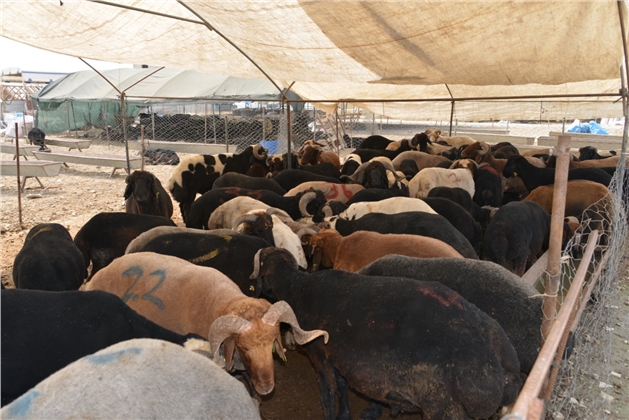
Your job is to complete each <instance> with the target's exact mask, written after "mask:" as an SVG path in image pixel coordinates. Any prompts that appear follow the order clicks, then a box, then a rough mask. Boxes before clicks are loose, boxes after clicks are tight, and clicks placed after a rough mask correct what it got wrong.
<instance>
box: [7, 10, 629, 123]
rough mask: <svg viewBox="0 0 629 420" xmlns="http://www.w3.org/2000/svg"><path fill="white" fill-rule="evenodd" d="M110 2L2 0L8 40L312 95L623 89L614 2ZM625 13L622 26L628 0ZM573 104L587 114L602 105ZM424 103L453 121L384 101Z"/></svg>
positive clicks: (503, 114) (508, 112) (614, 109)
mask: <svg viewBox="0 0 629 420" xmlns="http://www.w3.org/2000/svg"><path fill="white" fill-rule="evenodd" d="M110 3H114V4H117V5H120V6H125V7H129V8H123V7H117V6H112V5H110V4H103V3H99V2H97V1H85V0H82V1H81V0H79V1H70V0H66V1H63V2H51V1H43V0H38V1H29V2H28V7H26V6H25V4H24V3H23V2H2V3H1V7H2V10H1V13H2V16H3V18H2V35H3V36H5V37H7V38H11V39H14V40H17V41H20V42H24V43H26V44H29V45H33V46H36V47H39V48H44V49H47V50H51V51H54V52H59V53H63V54H69V55H73V56H77V57H84V58H91V59H97V60H105V61H114V62H122V63H142V64H149V65H155V66H166V67H170V68H182V69H193V70H197V71H201V72H208V73H220V74H229V75H232V76H237V77H252V78H263V77H264V76H265V75H266V76H268V77H269V78H270V79H271V80H273V82H274V83H275V84H277V85H278V86H279V87H280V88H282V87H287V86H289V85H290V84H291V83H293V82H296V83H295V85H294V86H293V88H292V89H291V90H292V91H294V92H296V93H297V94H299V95H300V96H301V97H302V98H305V99H309V100H313V101H316V100H329V101H338V100H341V99H366V98H368V99H380V100H385V101H387V100H394V99H442V100H445V99H448V98H450V97H454V98H457V99H464V98H475V97H495V96H498V97H505V96H511V95H512V94H514V93H516V92H519V93H523V94H527V95H531V94H532V93H530V92H536V93H535V94H537V93H539V92H541V94H543V95H545V94H548V92H554V91H559V92H569V93H573V92H575V91H573V89H577V90H576V91H579V92H581V91H585V92H587V94H599V95H600V94H607V93H617V92H618V90H619V89H620V86H621V84H620V79H619V78H620V66H621V62H622V60H623V47H622V35H621V30H620V18H619V10H618V9H619V7H618V4H617V2H616V1H613V0H599V1H569V0H563V1H560V0H555V1H509V2H506V1H491V0H489V1H488V0H482V1H481V0H470V1H465V2H459V1H408V0H406V1H387V0H378V1H370V0H362V1H349V0H348V1H305V0H302V1H299V0H276V1H274V0H267V1H259V0H233V1H189V0H180V1H176V0H162V1H151V0H135V1H115V0H114V1H112V2H110ZM621 7H622V9H623V11H624V13H625V24H626V23H627V22H626V15H627V8H626V4H625V2H622V3H621ZM206 23H207V25H206ZM209 28H213V29H214V31H211V30H210V29H209ZM254 63H255V64H254ZM260 69H262V71H263V72H262V71H261V70H260ZM446 85H447V86H446ZM612 85H613V87H610V86H612ZM617 99H618V97H614V98H607V97H603V96H602V95H601V96H599V97H597V99H596V101H597V102H599V103H607V105H606V106H608V107H611V108H610V109H609V110H605V108H603V110H604V113H605V114H606V115H600V116H620V115H622V107H621V105H619V103H618V102H617V103H616V104H615V106H613V105H612V103H613V102H614V101H616V100H617ZM572 100H573V101H576V102H581V103H582V105H580V106H583V108H582V109H584V110H587V109H589V108H591V107H592V101H594V100H595V99H592V98H589V99H588V100H587V101H583V99H582V98H573V99H572ZM429 106H432V107H434V109H436V110H437V111H435V112H436V113H442V112H443V111H442V110H441V109H444V108H447V113H446V115H448V116H449V113H450V107H449V106H447V105H445V104H440V103H437V104H433V105H415V104H413V105H412V106H411V105H410V104H405V105H403V104H399V105H396V106H391V107H389V108H390V110H391V111H393V110H395V109H398V110H399V112H402V110H403V109H404V108H406V109H409V108H412V109H414V111H412V112H418V111H417V110H418V109H422V108H423V109H425V110H428V107H429ZM380 107H382V106H380ZM476 108H478V107H476ZM537 108H539V102H538V103H537ZM564 108H565V107H564ZM572 108H573V110H574V109H578V107H576V105H575V106H573V107H572ZM456 109H457V114H458V113H459V112H461V113H462V112H463V111H464V109H465V107H464V106H461V107H459V106H458V105H457V107H456ZM521 109H522V107H521V106H520V105H515V107H514V108H512V109H511V108H509V107H508V106H507V105H506V104H505V105H502V106H500V107H493V106H492V107H489V110H491V111H488V112H491V113H493V114H500V115H486V117H493V118H509V117H516V118H523V117H524V116H521V115H519V116H516V115H513V114H514V113H517V112H519V111H520V110H521ZM564 112H567V111H564ZM612 114H613V115H612ZM564 116H568V115H564ZM426 118H432V116H426ZM459 118H460V119H462V115H461V116H459Z"/></svg>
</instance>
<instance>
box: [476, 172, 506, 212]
mask: <svg viewBox="0 0 629 420" xmlns="http://www.w3.org/2000/svg"><path fill="white" fill-rule="evenodd" d="M474 187H475V188H474V198H473V201H474V203H476V204H478V205H479V206H480V207H483V206H491V207H500V204H501V203H502V179H501V177H500V175H499V174H498V172H496V170H495V169H494V168H493V167H491V166H489V165H486V164H483V166H479V168H478V169H477V170H476V172H475V173H474Z"/></svg>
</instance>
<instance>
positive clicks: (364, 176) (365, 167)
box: [341, 158, 406, 188]
mask: <svg viewBox="0 0 629 420" xmlns="http://www.w3.org/2000/svg"><path fill="white" fill-rule="evenodd" d="M389 174H391V175H392V178H393V184H392V183H391V182H390V180H389ZM402 180H406V177H405V176H403V175H399V174H398V173H397V172H396V170H395V169H394V168H393V165H392V164H391V161H390V160H389V159H386V158H385V159H379V158H374V159H372V160H370V161H367V162H365V163H363V164H361V165H360V166H359V167H358V168H357V169H356V171H355V172H354V173H353V174H352V175H341V181H349V182H350V183H355V184H360V185H362V186H363V187H365V188H390V187H392V186H393V185H397V184H398V183H399V182H400V181H402ZM398 187H399V185H398Z"/></svg>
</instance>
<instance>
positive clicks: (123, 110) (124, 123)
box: [120, 92, 131, 174]
mask: <svg viewBox="0 0 629 420" xmlns="http://www.w3.org/2000/svg"><path fill="white" fill-rule="evenodd" d="M120 112H121V113H122V137H123V138H124V150H125V156H126V158H127V173H128V174H131V160H130V159H129V141H128V140H129V139H128V136H127V112H126V107H125V96H124V92H122V93H121V94H120Z"/></svg>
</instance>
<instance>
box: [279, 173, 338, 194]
mask: <svg viewBox="0 0 629 420" xmlns="http://www.w3.org/2000/svg"><path fill="white" fill-rule="evenodd" d="M273 179H274V180H275V181H276V182H277V183H278V184H280V186H281V187H282V188H284V189H285V190H286V191H290V190H292V189H293V188H295V187H296V186H298V185H299V184H303V183H304V182H308V181H325V182H331V183H333V184H338V183H339V178H334V177H331V176H325V175H320V174H317V173H314V172H310V171H307V170H304V169H284V170H283V171H281V172H280V173H278V174H277V175H275V176H274V177H273Z"/></svg>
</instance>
